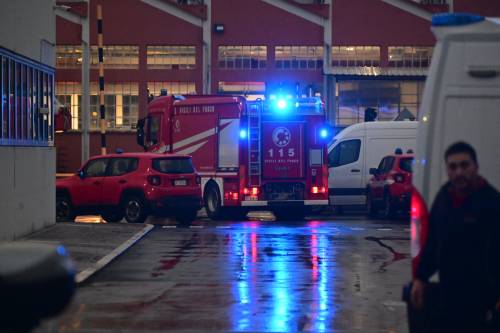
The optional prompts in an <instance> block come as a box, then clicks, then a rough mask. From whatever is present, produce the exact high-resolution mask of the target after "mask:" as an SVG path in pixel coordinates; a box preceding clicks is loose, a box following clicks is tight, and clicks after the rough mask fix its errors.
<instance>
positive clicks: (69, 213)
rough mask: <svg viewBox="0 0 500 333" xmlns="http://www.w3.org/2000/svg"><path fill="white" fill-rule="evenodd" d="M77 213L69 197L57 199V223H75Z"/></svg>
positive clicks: (58, 197)
mask: <svg viewBox="0 0 500 333" xmlns="http://www.w3.org/2000/svg"><path fill="white" fill-rule="evenodd" d="M75 217H76V215H75V211H74V209H73V204H72V203H71V200H70V199H69V197H68V196H65V195H61V196H57V197H56V221H57V222H73V221H74V220H75Z"/></svg>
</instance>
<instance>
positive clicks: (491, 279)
mask: <svg viewBox="0 0 500 333" xmlns="http://www.w3.org/2000/svg"><path fill="white" fill-rule="evenodd" d="M445 162H446V170H447V173H448V178H449V182H448V183H446V184H445V185H444V186H443V187H442V188H441V190H440V191H439V193H438V194H437V196H436V198H435V200H434V203H433V205H432V209H431V212H430V217H429V235H428V238H427V242H426V244H425V246H424V248H423V252H422V257H421V261H420V264H419V266H418V269H417V272H416V279H415V280H414V281H413V287H412V291H411V298H412V302H413V305H414V306H415V307H416V308H417V309H418V308H421V307H422V306H423V303H424V297H425V287H426V283H427V281H428V279H429V278H430V277H431V276H432V275H433V274H434V273H435V272H436V271H437V272H439V281H440V283H439V285H440V293H441V294H440V300H441V304H440V308H441V309H442V312H441V313H440V317H441V318H442V323H441V324H442V327H441V328H440V331H441V332H454V333H456V332H475V333H476V332H488V331H490V330H491V325H492V322H493V319H492V318H496V319H495V320H498V317H497V316H498V315H499V311H500V194H499V192H498V191H497V190H495V189H494V188H493V187H492V186H491V185H490V184H488V182H487V181H486V180H485V179H484V178H482V177H481V176H479V174H478V163H477V157H476V152H475V151H474V148H472V147H471V146H470V145H469V144H467V143H464V142H458V143H455V144H453V145H451V146H450V147H449V148H448V149H447V151H446V153H445ZM497 323H498V322H497Z"/></svg>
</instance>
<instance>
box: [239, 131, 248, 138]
mask: <svg viewBox="0 0 500 333" xmlns="http://www.w3.org/2000/svg"><path fill="white" fill-rule="evenodd" d="M246 138H247V131H246V130H244V129H242V130H240V139H246Z"/></svg>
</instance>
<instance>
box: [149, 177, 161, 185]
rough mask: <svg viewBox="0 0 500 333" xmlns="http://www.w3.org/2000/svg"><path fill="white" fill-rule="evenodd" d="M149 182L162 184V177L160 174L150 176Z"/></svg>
mask: <svg viewBox="0 0 500 333" xmlns="http://www.w3.org/2000/svg"><path fill="white" fill-rule="evenodd" d="M148 183H149V184H150V185H153V186H160V185H161V177H160V176H148Z"/></svg>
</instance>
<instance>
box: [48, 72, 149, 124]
mask: <svg viewBox="0 0 500 333" xmlns="http://www.w3.org/2000/svg"><path fill="white" fill-rule="evenodd" d="M56 98H57V100H58V102H59V103H60V104H63V105H67V106H70V110H71V117H72V121H71V129H73V130H78V129H81V128H82V116H81V113H82V110H81V103H82V97H81V85H80V83H79V82H56ZM104 107H105V111H106V114H105V119H106V125H107V127H108V128H110V129H133V128H135V125H136V123H137V119H138V117H139V84H138V83H137V82H123V83H106V84H105V85H104ZM100 118H101V117H100V113H99V85H98V83H97V82H91V83H90V128H91V129H98V128H99V127H100Z"/></svg>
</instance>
